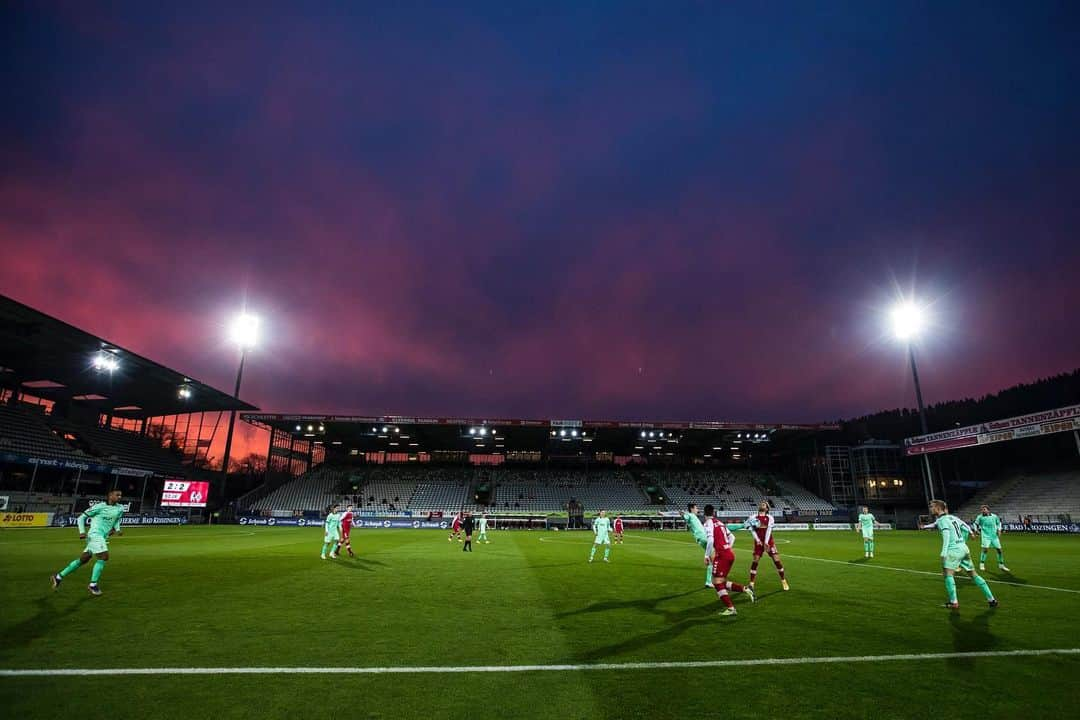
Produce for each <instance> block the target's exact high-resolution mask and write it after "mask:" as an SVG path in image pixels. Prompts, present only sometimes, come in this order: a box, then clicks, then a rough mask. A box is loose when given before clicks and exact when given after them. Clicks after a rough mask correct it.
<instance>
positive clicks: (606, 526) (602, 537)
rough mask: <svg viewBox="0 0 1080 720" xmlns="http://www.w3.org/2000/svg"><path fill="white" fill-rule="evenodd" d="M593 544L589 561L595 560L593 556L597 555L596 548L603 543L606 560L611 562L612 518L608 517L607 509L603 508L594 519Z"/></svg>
mask: <svg viewBox="0 0 1080 720" xmlns="http://www.w3.org/2000/svg"><path fill="white" fill-rule="evenodd" d="M592 531H593V535H594V536H595V537H594V538H593V546H592V550H590V551H589V562H592V561H593V557H594V556H595V555H596V548H598V547H600V546H601V545H603V546H604V562H610V561H609V560H608V557H609V556H610V555H611V536H610V535H609V534H608V533H610V532H611V520H610V519H608V517H607V511H606V510H601V511H600V515H598V516H597V518H596V519H595V520H593V524H592Z"/></svg>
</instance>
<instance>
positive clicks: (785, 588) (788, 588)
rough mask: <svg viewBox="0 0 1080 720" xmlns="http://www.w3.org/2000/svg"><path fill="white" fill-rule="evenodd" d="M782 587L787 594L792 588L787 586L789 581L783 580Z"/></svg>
mask: <svg viewBox="0 0 1080 720" xmlns="http://www.w3.org/2000/svg"><path fill="white" fill-rule="evenodd" d="M780 587H782V588H784V592H787V591H788V590H790V589H791V586H790V585H788V584H787V580H781V581H780Z"/></svg>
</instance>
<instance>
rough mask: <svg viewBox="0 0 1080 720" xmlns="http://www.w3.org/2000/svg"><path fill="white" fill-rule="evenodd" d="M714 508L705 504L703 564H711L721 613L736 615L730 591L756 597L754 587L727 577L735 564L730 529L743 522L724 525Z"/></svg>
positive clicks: (752, 599)
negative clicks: (721, 605)
mask: <svg viewBox="0 0 1080 720" xmlns="http://www.w3.org/2000/svg"><path fill="white" fill-rule="evenodd" d="M714 513H715V510H714V509H713V506H712V505H706V506H705V532H706V533H707V534H708V538H709V540H708V544H707V545H706V546H705V564H706V565H708V564H710V563H711V564H712V577H713V587H715V588H716V597H718V598H720V601H721V602H722V603H724V609H723V610H722V611H721V612H720V614H721V615H738V614H739V613H738V611H737V610H736V609H735V603H733V602H732V601H731V595H729V594H728V591H729V590H730V591H731V592H744V593H746V594H747V595H749V596H750V602H754V601H755V600H756V599H757V598H756V597H755V596H754V588H752V587H750V586H749V585H746V586H743V585H740V584H739V583H733V582H731V581H730V580H728V579H727V576H728V573H729V572H731V566H732V565H734V564H735V536H734V535H733V534H732V532H731V531H732V530H741V529H743V528H744V527H745V525H744V524H743V523H732V524H731V525H725V524H724V523H722V522H720V520H719V519H717V518H716V517H714Z"/></svg>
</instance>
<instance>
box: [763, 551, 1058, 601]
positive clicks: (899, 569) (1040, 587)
mask: <svg viewBox="0 0 1080 720" xmlns="http://www.w3.org/2000/svg"><path fill="white" fill-rule="evenodd" d="M784 557H786V558H798V559H800V560H814V561H816V562H823V563H832V564H834V565H846V566H847V567H861V568H877V569H878V570H893V571H894V572H906V573H911V574H913V575H932V576H934V577H941V573H940V572H930V571H929V570H912V569H911V568H902V567H893V566H891V565H877V564H874V565H871V564H870V563H853V562H848V561H846V560H829V559H828V558H817V557H810V556H809V555H793V554H791V553H784ZM956 577H958V578H965V579H970V578H968V577H967V576H966V575H961V574H960V573H959V572H958V573H957V574H956ZM991 582H992V584H994V585H1012V586H1014V587H1026V588H1036V589H1038V590H1053V591H1055V592H1064V593H1073V594H1077V595H1080V590H1073V589H1072V588H1060V587H1053V586H1050V585H1030V584H1028V583H1018V582H1009V581H1008V580H996V579H993V578H991Z"/></svg>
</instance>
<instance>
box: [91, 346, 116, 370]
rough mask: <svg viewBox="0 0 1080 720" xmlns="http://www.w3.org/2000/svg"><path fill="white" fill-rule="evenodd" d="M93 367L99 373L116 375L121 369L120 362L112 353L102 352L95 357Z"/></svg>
mask: <svg viewBox="0 0 1080 720" xmlns="http://www.w3.org/2000/svg"><path fill="white" fill-rule="evenodd" d="M93 365H94V369H95V370H97V371H98V372H109V373H114V372H116V371H117V370H118V369H119V368H120V361H119V360H117V359H116V356H115V355H113V354H112V353H110V352H106V351H105V350H102V351H101V352H99V353H98V354H97V355H95V356H94V360H93Z"/></svg>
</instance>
